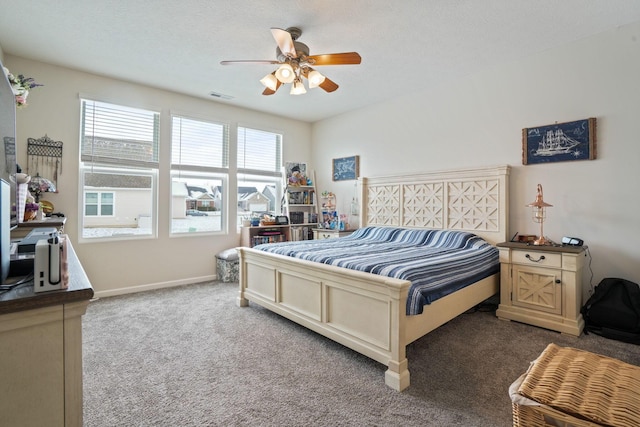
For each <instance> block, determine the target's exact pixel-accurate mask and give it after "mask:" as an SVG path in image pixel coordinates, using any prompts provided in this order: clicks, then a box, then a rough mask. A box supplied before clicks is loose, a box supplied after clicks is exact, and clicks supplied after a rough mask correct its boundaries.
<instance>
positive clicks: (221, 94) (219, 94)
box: [209, 92, 233, 99]
mask: <svg viewBox="0 0 640 427" xmlns="http://www.w3.org/2000/svg"><path fill="white" fill-rule="evenodd" d="M209 95H211V96H213V97H214V98H220V99H233V96H231V95H225V94H224V93H219V92H209Z"/></svg>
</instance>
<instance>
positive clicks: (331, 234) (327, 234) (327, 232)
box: [313, 228, 355, 240]
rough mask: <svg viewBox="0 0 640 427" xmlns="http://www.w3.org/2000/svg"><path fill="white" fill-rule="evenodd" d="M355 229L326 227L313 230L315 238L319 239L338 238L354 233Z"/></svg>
mask: <svg viewBox="0 0 640 427" xmlns="http://www.w3.org/2000/svg"><path fill="white" fill-rule="evenodd" d="M354 231H355V230H342V231H340V230H331V229H324V228H315V229H314V230H313V238H314V240H319V239H336V238H338V237H344V236H348V235H349V234H351V233H353V232H354Z"/></svg>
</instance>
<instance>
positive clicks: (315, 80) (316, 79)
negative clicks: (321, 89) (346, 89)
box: [307, 70, 326, 88]
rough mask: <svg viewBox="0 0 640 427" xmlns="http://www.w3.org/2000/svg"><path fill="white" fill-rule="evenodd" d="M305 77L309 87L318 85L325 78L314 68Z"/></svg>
mask: <svg viewBox="0 0 640 427" xmlns="http://www.w3.org/2000/svg"><path fill="white" fill-rule="evenodd" d="M307 78H308V79H309V88H314V87H318V86H320V85H321V84H322V83H323V82H324V80H325V79H326V77H325V76H323V75H322V74H320V73H319V72H318V71H316V70H313V71H312V72H310V73H309V76H308V77H307Z"/></svg>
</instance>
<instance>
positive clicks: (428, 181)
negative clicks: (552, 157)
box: [360, 165, 511, 244]
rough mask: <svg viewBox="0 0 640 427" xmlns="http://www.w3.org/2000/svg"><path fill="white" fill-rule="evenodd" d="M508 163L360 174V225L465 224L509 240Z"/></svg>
mask: <svg viewBox="0 0 640 427" xmlns="http://www.w3.org/2000/svg"><path fill="white" fill-rule="evenodd" d="M510 169H511V168H510V166H506V165H505V166H498V167H491V168H475V169H462V170H449V171H438V172H429V173H419V174H411V175H395V176H385V177H374V178H366V177H363V178H361V179H360V189H361V200H362V206H363V208H362V210H361V217H360V226H361V227H362V226H366V225H379V226H395V227H407V228H437V229H450V230H466V231H471V232H473V233H475V234H477V235H479V236H482V237H483V238H484V239H486V240H487V241H489V242H491V243H493V244H496V243H499V242H504V241H506V240H508V238H509V237H508V233H509V229H508V220H509V211H508V209H509V172H510Z"/></svg>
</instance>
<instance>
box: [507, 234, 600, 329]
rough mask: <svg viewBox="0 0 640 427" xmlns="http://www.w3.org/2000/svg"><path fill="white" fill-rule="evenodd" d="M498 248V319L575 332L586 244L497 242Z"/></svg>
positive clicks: (580, 321)
mask: <svg viewBox="0 0 640 427" xmlns="http://www.w3.org/2000/svg"><path fill="white" fill-rule="evenodd" d="M497 247H498V250H499V251H500V305H499V306H498V309H497V311H496V315H497V316H498V317H499V318H500V319H505V320H515V321H518V322H522V323H527V324H530V325H535V326H539V327H542V328H546V329H551V330H554V331H558V332H562V333H566V334H570V335H575V336H579V335H580V334H581V333H582V329H583V328H584V319H583V318H582V314H580V308H581V307H582V290H583V286H584V282H583V281H584V279H585V275H584V274H583V269H584V267H585V265H586V262H585V261H586V256H587V252H586V247H575V246H533V245H528V244H526V243H519V242H505V243H499V244H498V245H497Z"/></svg>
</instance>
